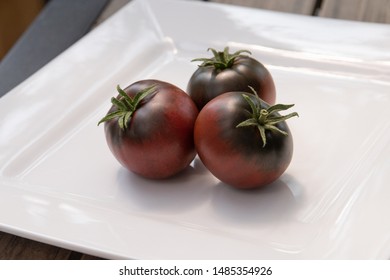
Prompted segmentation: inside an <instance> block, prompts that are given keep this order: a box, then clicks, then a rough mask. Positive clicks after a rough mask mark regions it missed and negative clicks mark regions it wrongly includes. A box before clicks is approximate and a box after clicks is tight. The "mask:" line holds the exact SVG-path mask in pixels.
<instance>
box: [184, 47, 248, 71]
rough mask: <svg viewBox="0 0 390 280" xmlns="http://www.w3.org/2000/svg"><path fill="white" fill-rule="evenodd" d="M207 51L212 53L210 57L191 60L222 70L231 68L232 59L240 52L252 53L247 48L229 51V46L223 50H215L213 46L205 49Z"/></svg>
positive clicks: (202, 65) (201, 65) (240, 53)
mask: <svg viewBox="0 0 390 280" xmlns="http://www.w3.org/2000/svg"><path fill="white" fill-rule="evenodd" d="M207 50H208V51H211V52H212V53H213V55H214V57H211V58H195V59H193V60H191V61H192V62H194V61H201V62H202V64H200V65H199V67H207V66H213V67H215V69H218V70H224V69H227V68H231V67H232V66H233V64H234V61H235V59H236V58H237V57H239V56H240V55H242V53H248V54H252V53H251V52H250V51H248V50H239V51H236V52H235V53H229V47H225V48H224V50H223V51H216V50H215V49H213V48H209V49H207Z"/></svg>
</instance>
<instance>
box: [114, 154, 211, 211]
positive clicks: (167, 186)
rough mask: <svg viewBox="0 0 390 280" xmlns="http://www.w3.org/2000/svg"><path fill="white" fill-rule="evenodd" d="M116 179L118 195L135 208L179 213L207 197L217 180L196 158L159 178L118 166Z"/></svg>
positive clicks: (202, 201)
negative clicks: (180, 168) (170, 173)
mask: <svg viewBox="0 0 390 280" xmlns="http://www.w3.org/2000/svg"><path fill="white" fill-rule="evenodd" d="M118 182H119V191H120V195H121V196H124V197H125V198H126V200H127V201H128V203H130V204H131V205H133V206H135V207H137V209H138V210H142V211H160V212H161V211H162V212H182V211H186V210H190V209H192V208H195V207H197V206H198V205H200V204H202V203H204V202H205V201H207V200H209V199H210V192H211V191H212V186H213V185H215V184H216V182H218V181H217V180H216V179H214V177H213V176H211V175H210V173H209V172H208V171H207V169H206V168H205V167H204V166H203V164H202V163H201V162H200V160H199V159H197V158H196V159H195V160H194V161H193V162H192V164H191V165H190V166H188V167H187V168H186V169H185V170H183V171H182V172H180V173H179V174H177V175H175V176H173V177H171V178H168V179H163V180H152V179H146V178H143V177H141V176H138V175H136V174H134V173H131V172H129V171H127V170H126V169H124V168H121V169H120V170H119V172H118Z"/></svg>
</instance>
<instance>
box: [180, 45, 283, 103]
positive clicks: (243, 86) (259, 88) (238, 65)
mask: <svg viewBox="0 0 390 280" xmlns="http://www.w3.org/2000/svg"><path fill="white" fill-rule="evenodd" d="M210 50H211V51H212V52H213V54H214V57H212V58H199V59H194V60H193V61H201V62H202V64H201V65H199V67H198V69H197V70H196V71H195V72H194V73H193V74H192V76H191V78H190V80H189V82H188V85H187V93H188V94H189V95H190V96H191V98H192V99H193V100H194V102H195V104H196V106H197V107H198V109H199V110H201V109H202V108H203V106H204V105H206V103H207V102H209V101H210V100H211V99H213V98H215V97H217V96H218V95H220V94H222V93H225V92H229V91H242V92H251V89H250V88H249V87H252V88H253V89H254V90H255V91H256V92H257V94H258V95H259V97H260V98H261V99H263V100H264V101H265V102H267V103H268V104H274V103H275V100H276V89H275V84H274V81H273V78H272V76H271V73H270V72H269V71H268V69H267V68H266V67H265V66H264V65H263V64H262V63H260V62H259V61H258V60H256V59H254V58H252V57H250V56H248V55H244V54H243V53H249V54H250V52H249V51H246V50H240V51H237V52H235V53H233V54H230V53H229V49H228V47H226V48H225V49H224V51H223V52H217V51H216V50H214V49H211V48H210Z"/></svg>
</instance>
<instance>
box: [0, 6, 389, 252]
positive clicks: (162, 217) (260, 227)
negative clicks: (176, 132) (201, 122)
mask: <svg viewBox="0 0 390 280" xmlns="http://www.w3.org/2000/svg"><path fill="white" fill-rule="evenodd" d="M389 38H390V25H381V24H368V23H359V22H349V21H339V20H331V19H322V18H313V17H308V16H298V15H291V14H282V13H276V12H269V11H261V10H254V9H248V8H239V7H234V6H225V5H218V4H212V3H207V4H206V3H201V2H191V1H182V0H180V1H179V0H164V1H161V0H159V1H156V0H153V1H152V0H150V1H141V0H135V1H132V2H131V3H129V4H128V5H127V6H125V7H124V8H123V9H121V10H120V11H119V12H118V13H116V14H115V15H114V16H113V17H111V18H110V19H108V20H107V21H106V22H105V23H103V24H102V25H101V26H99V27H98V28H97V29H95V30H94V31H93V32H91V33H90V34H88V35H87V36H85V38H83V39H82V40H80V41H79V42H77V43H76V44H75V45H74V46H72V47H71V48H69V49H68V50H67V51H66V52H64V53H63V54H61V55H60V56H59V57H57V58H56V59H55V60H53V61H52V62H51V63H49V64H48V65H47V66H45V67H44V68H43V69H41V70H40V71H38V72H37V73H36V74H35V75H33V76H32V77H31V78H29V79H28V80H26V81H25V82H23V83H22V84H21V85H19V86H18V87H16V88H15V89H14V90H12V91H11V92H9V93H8V94H7V95H6V96H4V97H3V98H1V99H0V119H1V123H0V230H3V231H7V232H10V233H14V234H18V235H21V236H24V237H28V238H32V239H35V240H39V241H43V242H46V243H50V244H53V245H57V246H62V247H65V248H69V249H73V250H78V251H82V252H85V253H89V254H94V255H97V256H101V257H105V258H136V259H340V258H341V259H386V258H389V256H390V219H389V218H388V217H387V216H388V215H389V213H390V203H389V199H390V175H389V174H390V173H389V170H390V160H389V159H390V148H389V143H390V110H389V108H390V80H389V77H390V51H389V50H390V40H389ZM226 45H229V46H230V48H231V49H232V50H237V49H242V48H243V49H248V50H250V51H252V53H253V56H254V57H255V58H257V59H258V60H260V61H261V62H263V63H264V64H265V65H266V66H267V67H268V68H269V70H270V71H271V73H272V75H273V77H274V80H275V83H276V87H277V94H278V95H277V101H278V102H281V103H295V104H296V106H295V107H294V109H295V111H297V112H298V113H299V114H300V118H295V119H291V120H289V121H288V123H289V126H290V128H291V130H292V133H293V137H294V143H295V147H294V148H295V150H294V157H293V161H292V163H291V165H290V167H289V168H288V169H287V171H286V173H285V174H284V175H283V176H282V177H281V178H280V179H279V180H278V181H277V182H275V183H273V184H272V185H270V186H268V187H266V188H264V189H261V190H256V191H238V190H234V189H233V188H231V187H229V186H226V185H224V184H222V183H220V182H219V181H218V180H217V179H216V178H214V177H213V176H212V175H211V174H210V173H209V172H208V171H207V170H206V169H205V168H204V166H203V165H202V163H201V162H200V161H199V159H195V160H194V162H193V163H192V165H191V167H189V168H188V169H187V170H186V171H185V172H184V173H183V174H181V175H179V176H176V177H175V178H172V179H169V180H164V181H150V180H145V179H142V178H140V177H137V176H135V175H133V174H131V173H129V172H127V171H126V170H124V168H122V167H121V166H120V165H119V163H117V162H116V160H115V159H114V158H113V156H112V155H111V153H110V151H109V149H108V147H107V145H106V142H105V138H104V132H103V127H102V126H100V127H97V122H98V120H100V118H101V117H102V116H104V114H105V113H106V111H107V110H108V108H109V106H110V104H109V99H110V98H111V96H114V95H115V87H116V85H117V84H120V85H122V86H126V85H128V84H130V83H132V82H134V81H137V80H140V79H146V78H156V79H161V80H165V81H167V82H171V83H173V84H176V85H178V86H179V87H181V88H182V89H185V88H186V84H187V81H188V79H189V77H190V75H191V74H192V73H193V71H195V69H196V67H197V65H196V63H191V62H190V60H191V59H193V58H196V57H204V56H208V55H210V54H209V53H207V52H206V50H207V48H208V47H214V48H216V49H223V47H225V46H226Z"/></svg>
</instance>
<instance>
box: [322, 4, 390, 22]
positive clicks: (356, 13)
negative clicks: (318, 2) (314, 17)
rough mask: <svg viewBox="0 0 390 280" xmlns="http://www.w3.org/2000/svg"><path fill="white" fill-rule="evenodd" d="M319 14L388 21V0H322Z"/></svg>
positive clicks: (351, 18) (389, 19) (389, 6)
mask: <svg viewBox="0 0 390 280" xmlns="http://www.w3.org/2000/svg"><path fill="white" fill-rule="evenodd" d="M318 15H319V16H322V17H330V18H337V19H348V20H356V21H366V22H378V23H390V0H323V2H322V7H321V9H320V11H319V14H318Z"/></svg>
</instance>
